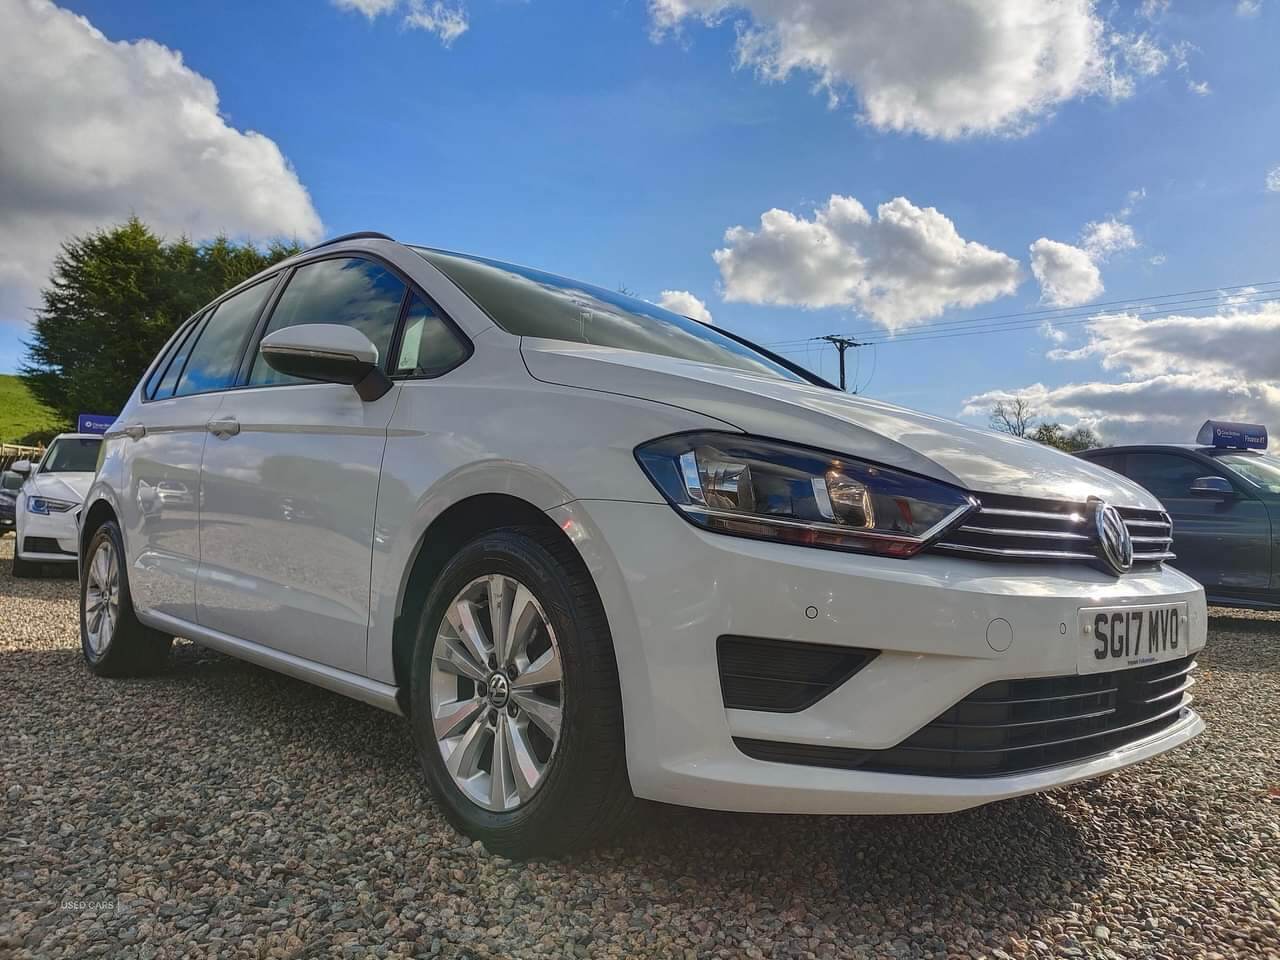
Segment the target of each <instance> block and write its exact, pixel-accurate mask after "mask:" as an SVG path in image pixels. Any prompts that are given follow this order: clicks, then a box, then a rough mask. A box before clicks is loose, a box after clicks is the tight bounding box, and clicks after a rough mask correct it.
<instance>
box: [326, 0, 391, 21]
mask: <svg viewBox="0 0 1280 960" xmlns="http://www.w3.org/2000/svg"><path fill="white" fill-rule="evenodd" d="M399 2H400V0H333V5H334V6H335V7H337V8H338V9H339V10H354V11H356V12H357V13H363V14H364V15H365V16H366V17H368V18H369V19H370V20H372V19H373V18H374V17H380V16H382V15H383V14H384V13H390V12H391V11H392V10H394V9H395V8H396V4H398V3H399Z"/></svg>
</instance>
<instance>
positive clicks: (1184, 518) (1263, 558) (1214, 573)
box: [1125, 453, 1271, 594]
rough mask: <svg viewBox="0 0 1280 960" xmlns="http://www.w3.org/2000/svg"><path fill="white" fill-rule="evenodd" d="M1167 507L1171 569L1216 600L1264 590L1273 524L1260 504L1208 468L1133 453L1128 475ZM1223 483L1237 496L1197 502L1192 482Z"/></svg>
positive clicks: (1186, 459)
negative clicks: (1196, 582)
mask: <svg viewBox="0 0 1280 960" xmlns="http://www.w3.org/2000/svg"><path fill="white" fill-rule="evenodd" d="M1125 472H1126V473H1127V474H1128V475H1129V477H1130V478H1131V479H1133V480H1134V481H1136V482H1137V483H1140V484H1142V486H1144V487H1146V488H1147V489H1148V490H1150V491H1151V492H1152V493H1154V494H1155V495H1156V496H1157V497H1159V498H1160V502H1161V503H1163V504H1164V507H1165V509H1166V510H1167V511H1168V512H1169V516H1170V517H1172V518H1173V552H1174V553H1176V554H1177V555H1178V557H1177V559H1176V560H1174V561H1172V564H1173V566H1175V567H1177V568H1178V569H1179V570H1182V571H1183V572H1184V573H1187V574H1189V575H1190V576H1192V577H1194V578H1195V579H1196V580H1199V581H1200V582H1201V583H1202V584H1204V585H1205V586H1206V587H1207V588H1209V592H1210V593H1211V594H1212V593H1214V592H1215V590H1216V591H1217V592H1219V593H1221V592H1223V591H1225V592H1228V593H1230V592H1232V591H1240V590H1245V591H1248V590H1262V589H1265V588H1266V587H1267V584H1268V581H1269V580H1270V574H1271V520H1270V518H1269V517H1268V515H1267V508H1266V506H1265V505H1264V504H1263V503H1262V501H1261V500H1258V499H1256V498H1255V497H1254V496H1253V495H1251V494H1250V493H1248V492H1247V491H1245V490H1243V488H1242V485H1241V484H1240V483H1239V482H1238V481H1236V480H1233V479H1232V478H1231V477H1228V476H1227V474H1226V473H1225V472H1224V471H1223V470H1221V469H1219V468H1218V467H1216V466H1214V465H1213V464H1210V463H1205V462H1204V461H1202V460H1199V459H1197V458H1195V457H1190V456H1184V455H1181V454H1174V453H1130V454H1129V455H1128V462H1127V465H1126V471H1125ZM1199 477H1223V478H1224V479H1226V480H1228V481H1229V482H1231V483H1232V486H1233V488H1235V489H1236V494H1235V495H1234V496H1232V497H1225V498H1218V497H1205V496H1194V495H1192V493H1191V482H1192V481H1193V480H1195V479H1197V478H1199Z"/></svg>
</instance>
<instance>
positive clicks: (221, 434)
mask: <svg viewBox="0 0 1280 960" xmlns="http://www.w3.org/2000/svg"><path fill="white" fill-rule="evenodd" d="M207 426H208V428H209V432H210V433H212V434H213V435H214V436H215V437H217V438H218V439H219V440H225V439H227V437H234V436H235V435H236V434H237V433H239V432H240V421H239V420H237V419H236V418H235V417H220V418H218V419H217V420H210V421H209V423H208V424H207Z"/></svg>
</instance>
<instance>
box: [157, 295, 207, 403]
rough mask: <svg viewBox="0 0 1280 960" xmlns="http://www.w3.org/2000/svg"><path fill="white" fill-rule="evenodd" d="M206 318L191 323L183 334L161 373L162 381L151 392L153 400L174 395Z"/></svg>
mask: <svg viewBox="0 0 1280 960" xmlns="http://www.w3.org/2000/svg"><path fill="white" fill-rule="evenodd" d="M205 319H207V315H206V316H205V317H201V318H200V319H199V320H197V321H196V322H195V323H193V324H191V326H190V327H189V328H188V329H187V331H186V332H185V333H184V334H183V335H182V339H181V340H180V341H179V342H178V344H177V349H176V350H174V351H173V354H172V356H170V357H169V359H168V361H167V362H166V363H165V365H164V370H163V372H161V375H160V382H159V383H158V384H156V388H155V390H154V391H153V392H152V394H151V399H152V400H163V399H164V398H165V397H171V396H173V388H174V386H175V385H176V384H177V382H178V375H179V374H180V373H182V368H183V366H184V365H185V364H186V362H187V356H188V355H189V354H190V353H191V348H192V347H193V346H194V345H195V342H196V338H197V337H199V336H200V327H201V326H202V325H203V324H204V321H205ZM157 372H159V371H157Z"/></svg>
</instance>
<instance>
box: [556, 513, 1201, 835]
mask: <svg viewBox="0 0 1280 960" xmlns="http://www.w3.org/2000/svg"><path fill="white" fill-rule="evenodd" d="M550 514H551V516H552V517H553V518H554V519H556V520H557V522H559V523H560V525H561V527H562V529H564V530H565V531H566V532H567V533H568V534H569V536H570V537H571V538H572V539H573V540H574V541H575V542H576V543H577V545H578V547H579V549H580V551H581V552H582V554H583V556H584V558H585V559H586V560H587V563H588V566H589V567H590V569H591V571H592V574H593V575H594V577H595V579H596V583H597V585H598V586H599V588H600V592H601V596H602V599H603V601H604V604H605V609H606V612H607V614H608V616H609V623H610V627H611V629H612V631H613V635H614V637H613V638H614V647H615V651H616V654H617V659H618V670H619V677H620V681H621V686H622V697H623V708H624V713H625V721H626V738H627V762H628V769H629V772H630V775H631V783H632V788H633V790H635V792H636V794H637V795H638V796H641V797H645V798H647V799H653V800H659V801H663V802H668V803H677V804H685V805H691V806H700V807H710V808H717V809H725V810H742V811H758V812H788V813H923V812H947V811H952V810H959V809H963V808H965V807H971V806H975V805H978V804H982V803H986V802H989V801H992V800H999V799H1002V798H1005V797H1011V796H1017V795H1019V794H1025V793H1031V792H1035V791H1038V790H1043V789H1046V788H1048V787H1053V786H1057V785H1060V784H1065V783H1071V782H1074V781H1077V780H1081V779H1085V778H1088V777H1094V776H1098V775H1099V774H1103V773H1107V772H1109V771H1111V770H1116V769H1119V768H1121V767H1124V766H1127V765H1128V764H1131V763H1134V762H1137V761H1139V760H1142V759H1145V758H1147V757H1150V756H1154V755H1156V754H1158V753H1161V752H1163V751H1165V750H1168V749H1170V748H1171V747H1174V746H1176V745H1178V744H1180V743H1183V742H1185V741H1186V740H1189V739H1190V738H1191V737H1193V736H1195V735H1196V734H1197V733H1199V732H1200V730H1201V729H1202V728H1203V723H1202V721H1201V720H1200V718H1199V717H1198V716H1196V715H1195V713H1194V712H1192V711H1190V710H1186V711H1184V712H1183V713H1182V714H1181V715H1179V717H1178V718H1177V719H1176V721H1174V722H1172V723H1171V725H1169V726H1167V727H1165V728H1164V729H1162V730H1160V731H1159V732H1158V733H1157V734H1154V735H1150V736H1146V737H1142V738H1139V739H1136V740H1135V741H1133V742H1126V743H1123V744H1122V745H1120V746H1117V747H1115V748H1114V749H1111V750H1110V751H1108V752H1106V753H1104V754H1101V755H1098V756H1091V757H1089V758H1087V759H1084V760H1081V761H1078V762H1073V763H1067V764H1063V765H1060V766H1053V767H1048V768H1043V769H1036V770H1031V771H1027V772H1021V773H1014V774H1009V775H1000V776H987V777H976V778H962V777H940V776H921V775H914V774H897V773H880V772H865V771H858V770H842V769H832V768H828V767H815V766H807V765H797V764H792V763H779V762H771V761H766V760H758V759H753V758H752V757H749V756H747V755H746V754H744V753H743V752H741V751H740V750H739V749H738V747H737V746H735V744H734V739H735V738H737V739H745V740H759V741H772V742H784V743H796V744H811V745H816V746H822V747H832V748H848V749H851V750H884V749H888V748H890V747H893V746H895V745H897V744H899V743H901V742H902V741H903V740H905V739H906V738H907V737H909V736H911V734H913V733H915V732H916V731H918V730H920V729H921V728H922V727H924V726H925V725H927V724H929V723H930V722H931V721H933V720H934V719H935V718H937V717H938V716H939V715H941V714H942V713H944V712H945V711H947V710H948V709H949V708H950V707H952V706H953V705H955V704H956V703H957V702H958V701H960V700H962V699H964V698H965V697H967V696H968V695H969V694H971V693H973V692H974V691H975V690H978V689H979V688H981V687H983V686H985V685H986V684H988V683H991V682H994V681H998V680H1006V679H1020V678H1029V677H1056V676H1063V675H1068V674H1074V673H1076V672H1077V667H1076V664H1077V653H1076V650H1077V647H1076V644H1077V643H1078V642H1083V641H1082V640H1079V639H1078V638H1077V637H1076V635H1075V632H1076V625H1077V613H1078V611H1079V609H1080V608H1081V607H1085V606H1108V605H1111V606H1115V605H1124V604H1127V603H1153V602H1168V601H1186V602H1187V604H1188V613H1189V625H1188V626H1189V635H1190V643H1189V650H1190V652H1192V653H1194V652H1195V651H1196V650H1199V649H1200V648H1202V647H1203V646H1204V642H1205V635H1206V628H1207V619H1206V609H1205V602H1204V593H1203V591H1202V590H1201V588H1200V586H1199V585H1198V584H1196V583H1195V582H1194V581H1192V580H1190V579H1189V578H1188V577H1186V576H1184V575H1183V574H1181V573H1179V572H1177V571H1176V570H1174V569H1172V568H1168V567H1166V568H1164V569H1163V570H1160V571H1156V572H1150V573H1138V574H1131V575H1129V576H1126V577H1123V578H1120V579H1116V578H1113V577H1110V576H1108V575H1106V574H1103V573H1101V572H1099V571H1096V570H1094V569H1092V568H1089V567H1084V566H1067V565H1060V566H1054V567H1046V566H1034V565H1023V564H1004V563H990V562H983V561H974V560H965V559H958V558H955V557H950V556H942V555H927V554H926V555H920V556H917V557H915V558H913V559H910V560H892V559H886V558H881V557H870V556H860V555H854V554H845V553H838V552H834V551H826V550H819V549H813V548H806V547H795V546H787V545H781V544H772V543H763V542H757V541H751V540H744V539H740V538H735V537H729V536H724V535H718V534H713V533H707V532H705V531H702V530H698V529H696V528H694V527H693V526H692V525H690V524H688V523H686V522H685V521H684V520H682V519H681V518H680V517H678V516H677V515H676V514H675V512H674V511H673V510H671V508H670V507H668V506H667V505H665V504H645V503H622V502H615V501H575V502H573V503H569V504H565V505H564V506H561V507H558V508H556V509H555V510H552V511H550ZM995 620H1004V621H1007V623H1008V624H1009V625H1010V627H1011V630H1012V634H1013V639H1012V642H1011V643H1009V644H1008V646H1007V649H1003V650H1000V649H996V647H998V646H1002V645H1003V640H1004V638H1002V637H997V638H996V639H997V641H998V642H996V644H995V645H994V646H993V644H992V643H991V642H989V640H988V631H989V628H990V627H991V624H992V621H995ZM726 635H735V636H747V637H760V638H768V639H776V640H791V641H803V642H808V643H819V644H830V645H838V646H849V647H864V648H873V649H876V650H880V651H881V653H880V655H879V656H877V657H876V658H875V660H873V661H872V662H871V663H870V664H869V665H868V666H866V667H865V668H864V669H862V670H861V671H859V672H858V673H856V674H854V676H853V677H852V678H850V679H849V680H848V681H846V682H845V683H844V684H843V685H841V686H839V687H838V688H836V689H835V690H834V691H833V692H831V693H830V694H828V695H827V696H825V697H823V698H822V699H821V700H819V701H818V702H817V703H815V704H813V705H812V706H810V707H808V708H807V709H803V710H800V711H799V712H795V713H768V712H761V711H756V710H733V709H726V708H725V706H724V700H723V696H722V692H721V689H720V676H719V670H718V667H717V659H716V642H717V639H718V638H719V637H722V636H726ZM1089 642H1092V641H1089Z"/></svg>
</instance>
